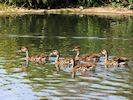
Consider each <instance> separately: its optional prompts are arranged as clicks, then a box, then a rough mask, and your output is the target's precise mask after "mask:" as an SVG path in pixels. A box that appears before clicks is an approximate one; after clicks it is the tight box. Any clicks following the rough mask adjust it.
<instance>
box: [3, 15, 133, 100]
mask: <svg viewBox="0 0 133 100" xmlns="http://www.w3.org/2000/svg"><path fill="white" fill-rule="evenodd" d="M22 46H26V47H27V48H28V49H29V52H30V54H31V55H32V54H38V53H43V52H45V53H47V54H49V53H50V52H51V51H52V50H53V49H58V50H59V51H60V52H61V56H62V57H73V56H74V55H75V54H74V53H72V52H70V50H71V49H72V48H73V47H74V46H81V48H82V50H81V53H82V54H84V53H92V52H96V53H98V52H100V51H101V50H102V49H107V50H108V51H109V55H110V58H111V57H113V56H125V57H128V58H129V59H130V61H129V66H128V67H127V66H122V67H118V68H105V67H104V65H103V61H104V58H103V57H101V58H100V60H101V62H99V63H98V64H97V67H96V70H95V71H94V72H87V73H84V74H77V75H76V77H75V78H74V79H73V78H72V77H71V72H69V71H65V70H61V71H60V72H57V71H56V68H55V66H54V63H53V61H54V60H55V57H51V58H50V60H51V62H50V63H48V64H46V65H36V64H32V63H29V65H28V67H27V68H25V66H24V64H25V61H24V60H23V59H22V58H24V56H25V54H24V53H18V52H17V50H19V49H20V48H21V47H22ZM132 59H133V17H125V16H117V17H115V16H112V17H106V16H104V17H103V16H87V15H82V16H78V15H23V16H0V99H2V100H34V99H36V100H38V99H54V100H60V99H80V100H81V99H86V100H88V99H94V100H95V99H98V100H99V99H102V100H112V99H115V100H128V99H130V100H132V99H133V61H132Z"/></svg>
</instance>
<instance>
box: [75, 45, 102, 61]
mask: <svg viewBox="0 0 133 100" xmlns="http://www.w3.org/2000/svg"><path fill="white" fill-rule="evenodd" d="M72 51H75V52H76V53H77V54H76V56H75V60H76V61H87V62H97V61H99V58H100V54H96V53H92V54H82V55H80V47H75V48H74V49H73V50H72Z"/></svg>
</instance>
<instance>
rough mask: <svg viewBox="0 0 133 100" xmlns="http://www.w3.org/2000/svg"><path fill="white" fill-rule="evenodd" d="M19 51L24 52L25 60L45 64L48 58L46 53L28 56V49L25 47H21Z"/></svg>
mask: <svg viewBox="0 0 133 100" xmlns="http://www.w3.org/2000/svg"><path fill="white" fill-rule="evenodd" d="M20 51H21V52H25V53H26V61H30V62H33V63H37V64H45V63H47V61H48V59H49V57H48V55H47V54H44V53H41V54H34V55H31V56H29V51H28V49H27V48H26V47H22V48H21V50H20Z"/></svg>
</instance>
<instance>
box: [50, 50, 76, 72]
mask: <svg viewBox="0 0 133 100" xmlns="http://www.w3.org/2000/svg"><path fill="white" fill-rule="evenodd" d="M50 55H55V56H56V59H55V66H56V69H57V71H59V70H60V67H64V68H67V67H70V68H72V67H73V64H74V59H73V58H63V59H59V58H60V52H59V51H58V50H53V51H52V53H51V54H50Z"/></svg>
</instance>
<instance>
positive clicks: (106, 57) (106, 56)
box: [105, 52, 108, 62]
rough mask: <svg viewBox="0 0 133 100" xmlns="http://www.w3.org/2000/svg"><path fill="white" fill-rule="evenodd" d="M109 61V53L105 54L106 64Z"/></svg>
mask: <svg viewBox="0 0 133 100" xmlns="http://www.w3.org/2000/svg"><path fill="white" fill-rule="evenodd" d="M107 60H108V53H107V52H106V53H105V62H106V61H107Z"/></svg>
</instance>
